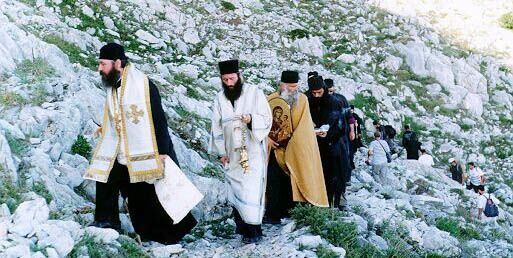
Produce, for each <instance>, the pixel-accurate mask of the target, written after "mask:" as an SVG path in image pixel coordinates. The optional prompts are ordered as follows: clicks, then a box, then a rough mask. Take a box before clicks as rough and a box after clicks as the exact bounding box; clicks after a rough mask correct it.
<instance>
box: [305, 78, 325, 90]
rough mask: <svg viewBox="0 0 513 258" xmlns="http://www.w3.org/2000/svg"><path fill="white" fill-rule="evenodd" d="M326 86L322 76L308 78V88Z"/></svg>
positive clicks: (315, 88)
mask: <svg viewBox="0 0 513 258" xmlns="http://www.w3.org/2000/svg"><path fill="white" fill-rule="evenodd" d="M321 88H324V80H323V79H322V77H321V76H314V77H310V78H309V79H308V89H309V90H318V89H321Z"/></svg>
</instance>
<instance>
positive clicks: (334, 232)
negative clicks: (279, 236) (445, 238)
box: [291, 205, 415, 258]
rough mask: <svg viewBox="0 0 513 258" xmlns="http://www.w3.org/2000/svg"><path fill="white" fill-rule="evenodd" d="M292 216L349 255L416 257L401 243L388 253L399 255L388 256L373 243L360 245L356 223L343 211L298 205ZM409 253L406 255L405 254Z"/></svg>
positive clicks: (357, 256) (358, 256) (392, 247)
mask: <svg viewBox="0 0 513 258" xmlns="http://www.w3.org/2000/svg"><path fill="white" fill-rule="evenodd" d="M291 214H292V218H293V219H294V220H295V221H296V223H297V224H298V225H300V226H309V230H310V232H311V233H312V234H315V235H320V236H321V237H323V238H324V239H326V240H327V241H329V242H330V243H331V244H333V245H335V246H340V247H343V248H344V249H345V250H346V252H347V257H356V258H360V257H361V258H363V257H412V255H413V257H415V254H414V253H411V252H408V251H406V250H404V252H403V250H401V247H400V246H399V245H393V244H392V245H391V248H390V250H389V251H387V254H393V252H396V253H398V254H399V253H400V254H401V255H399V256H387V255H386V254H383V253H381V252H380V251H379V250H378V249H377V248H376V247H374V246H373V245H371V244H365V245H363V246H360V245H359V244H358V243H357V240H356V237H357V235H358V233H357V230H356V224H354V223H348V222H344V221H343V219H342V216H341V213H340V212H339V211H336V210H332V209H323V208H319V207H314V206H310V205H298V206H296V207H295V208H294V209H293V210H292V211H291ZM404 253H407V255H406V256H403V254H404Z"/></svg>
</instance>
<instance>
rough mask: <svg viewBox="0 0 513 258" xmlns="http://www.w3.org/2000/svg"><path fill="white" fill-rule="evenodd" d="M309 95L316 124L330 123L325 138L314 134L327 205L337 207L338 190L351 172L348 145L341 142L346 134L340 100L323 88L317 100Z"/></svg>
mask: <svg viewBox="0 0 513 258" xmlns="http://www.w3.org/2000/svg"><path fill="white" fill-rule="evenodd" d="M307 96H309V99H308V102H309V105H310V113H311V115H312V120H313V122H314V124H315V126H316V127H317V128H318V127H321V126H322V125H325V124H329V125H330V129H329V130H328V133H327V136H326V137H325V138H321V137H317V143H318V145H319V152H320V154H321V162H322V169H323V172H324V182H325V184H326V190H327V192H328V201H329V203H330V206H332V207H337V206H338V205H339V203H340V197H341V194H342V193H344V192H345V188H346V182H347V180H348V177H349V173H350V170H349V169H350V164H349V148H348V145H346V144H344V137H345V134H347V131H346V130H345V126H346V124H345V123H344V121H343V119H346V117H345V116H343V112H342V111H343V103H342V102H341V101H340V100H339V99H338V98H337V97H334V96H330V95H328V94H327V92H326V91H325V93H324V95H323V97H321V99H320V101H319V100H318V99H317V101H316V99H315V98H313V97H312V96H311V94H307Z"/></svg>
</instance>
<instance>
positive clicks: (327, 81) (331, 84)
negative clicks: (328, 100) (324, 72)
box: [324, 79, 334, 89]
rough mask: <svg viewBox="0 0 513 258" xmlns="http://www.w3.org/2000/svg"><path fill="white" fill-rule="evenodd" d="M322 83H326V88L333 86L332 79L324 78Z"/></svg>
mask: <svg viewBox="0 0 513 258" xmlns="http://www.w3.org/2000/svg"><path fill="white" fill-rule="evenodd" d="M324 84H326V88H328V89H329V88H331V87H333V85H334V84H333V80H332V79H324Z"/></svg>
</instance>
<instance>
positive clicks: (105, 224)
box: [89, 221, 121, 231]
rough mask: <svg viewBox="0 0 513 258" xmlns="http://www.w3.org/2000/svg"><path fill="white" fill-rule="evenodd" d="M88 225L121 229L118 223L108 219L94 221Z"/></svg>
mask: <svg viewBox="0 0 513 258" xmlns="http://www.w3.org/2000/svg"><path fill="white" fill-rule="evenodd" d="M89 227H97V228H112V229H114V230H116V231H120V230H121V225H120V223H111V222H108V221H94V222H93V223H91V224H89Z"/></svg>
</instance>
